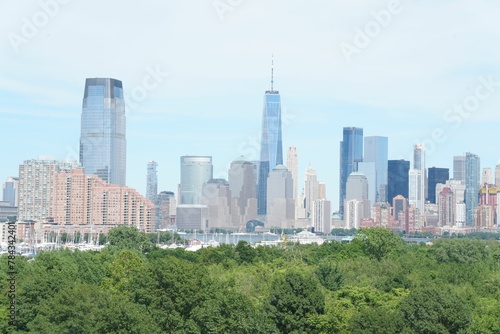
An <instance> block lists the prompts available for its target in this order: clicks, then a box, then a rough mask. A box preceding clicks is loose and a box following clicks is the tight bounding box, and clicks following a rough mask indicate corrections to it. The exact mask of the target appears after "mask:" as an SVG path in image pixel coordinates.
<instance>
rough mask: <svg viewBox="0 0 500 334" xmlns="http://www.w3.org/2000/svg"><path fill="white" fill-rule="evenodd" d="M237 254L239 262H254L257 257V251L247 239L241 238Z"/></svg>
mask: <svg viewBox="0 0 500 334" xmlns="http://www.w3.org/2000/svg"><path fill="white" fill-rule="evenodd" d="M236 254H237V255H238V259H239V263H240V264H242V263H253V262H254V261H255V258H256V257H257V251H256V250H255V249H254V248H253V247H252V246H251V245H250V244H249V243H248V242H246V241H243V240H240V241H238V244H237V245H236Z"/></svg>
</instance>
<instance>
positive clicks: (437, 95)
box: [0, 0, 500, 209]
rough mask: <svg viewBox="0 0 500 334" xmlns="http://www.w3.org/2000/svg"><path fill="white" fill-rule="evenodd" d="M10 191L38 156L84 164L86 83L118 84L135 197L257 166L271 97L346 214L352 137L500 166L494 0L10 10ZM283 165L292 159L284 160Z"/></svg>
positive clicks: (50, 0)
mask: <svg viewBox="0 0 500 334" xmlns="http://www.w3.org/2000/svg"><path fill="white" fill-rule="evenodd" d="M0 9H1V10H0V141H1V142H2V144H3V145H2V150H1V153H0V157H1V159H0V182H2V181H3V180H4V179H6V178H7V177H9V176H16V175H17V174H18V168H19V164H21V163H22V162H23V161H24V160H29V159H34V158H37V157H38V156H51V157H54V158H55V159H74V160H78V148H79V137H80V116H81V111H82V99H83V90H84V85H85V79H86V78H92V77H111V78H115V79H119V80H121V81H122V82H123V87H124V94H125V97H126V100H127V107H126V115H127V185H128V186H130V187H132V188H136V189H137V190H139V192H141V193H143V194H144V193H145V189H146V164H147V162H148V161H150V160H155V161H156V162H157V163H158V179H159V190H170V191H174V192H176V191H177V185H178V183H179V179H180V167H179V165H180V161H179V160H180V156H182V155H211V156H212V157H213V163H214V177H222V178H226V179H227V170H228V168H229V164H230V163H231V161H233V160H235V159H236V158H238V157H239V156H241V155H245V156H246V158H248V159H250V160H258V158H259V150H260V145H259V136H260V127H261V122H262V109H263V98H264V92H265V91H266V90H269V89H270V73H271V57H272V55H273V57H274V74H275V75H274V88H275V89H276V90H279V92H280V94H281V100H282V118H283V146H284V147H283V151H284V152H286V151H287V149H288V147H289V146H296V147H297V153H298V160H299V182H298V187H299V193H300V191H301V189H302V187H303V182H304V174H305V171H306V168H307V166H308V165H309V164H310V165H311V166H312V167H313V168H314V169H315V170H316V172H317V174H318V179H319V180H322V181H324V182H325V183H326V188H327V197H328V198H329V199H330V200H332V203H333V205H332V206H333V208H334V209H336V208H337V207H338V178H339V142H340V141H341V140H342V128H343V127H345V126H356V127H362V128H363V129H364V135H365V136H374V135H379V136H387V137H388V138H389V159H406V160H410V161H411V160H412V150H413V145H414V144H416V143H424V144H425V146H426V150H427V156H426V167H432V166H435V167H445V168H450V173H451V172H452V170H451V168H452V160H453V156H454V155H462V154H464V153H465V152H472V153H475V154H477V155H479V156H480V158H481V167H490V168H494V167H495V165H496V164H497V163H500V149H499V148H498V146H496V144H497V143H498V135H497V133H498V131H499V127H498V125H499V124H500V122H499V121H500V113H499V110H500V43H498V41H499V37H500V20H498V13H499V12H500V2H499V1H497V0H476V1H469V0H400V1H397V0H389V1H387V0H383V1H379V0H353V1H345V0H274V1H269V0H252V1H250V0H190V1H189V0H170V1H160V0H145V1H141V2H136V1H133V2H132V1H120V2H118V1H106V2H104V1H96V0H88V1H75V0H40V1H29V2H28V1H6V0H0ZM285 161H286V159H285Z"/></svg>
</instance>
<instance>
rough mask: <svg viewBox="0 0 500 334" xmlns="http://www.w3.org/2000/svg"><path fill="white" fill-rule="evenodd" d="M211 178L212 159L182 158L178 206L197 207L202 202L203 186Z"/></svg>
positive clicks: (205, 157)
mask: <svg viewBox="0 0 500 334" xmlns="http://www.w3.org/2000/svg"><path fill="white" fill-rule="evenodd" d="M212 178H213V166H212V157H210V156H182V157H181V184H180V198H179V203H180V204H188V205H198V204H205V203H204V201H203V196H202V193H203V186H204V185H205V184H206V183H207V182H208V180H210V179H212Z"/></svg>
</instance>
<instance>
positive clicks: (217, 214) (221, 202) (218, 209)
mask: <svg viewBox="0 0 500 334" xmlns="http://www.w3.org/2000/svg"><path fill="white" fill-rule="evenodd" d="M203 198H204V200H205V201H204V204H205V205H206V206H207V218H206V226H205V228H206V229H208V230H211V229H234V228H236V229H239V230H243V226H232V222H231V190H230V189H229V183H228V182H227V181H226V180H224V179H211V180H209V181H208V182H207V183H206V184H205V185H204V186H203Z"/></svg>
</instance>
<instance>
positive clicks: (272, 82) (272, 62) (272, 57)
mask: <svg viewBox="0 0 500 334" xmlns="http://www.w3.org/2000/svg"><path fill="white" fill-rule="evenodd" d="M272 91H274V55H271V92H272Z"/></svg>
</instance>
